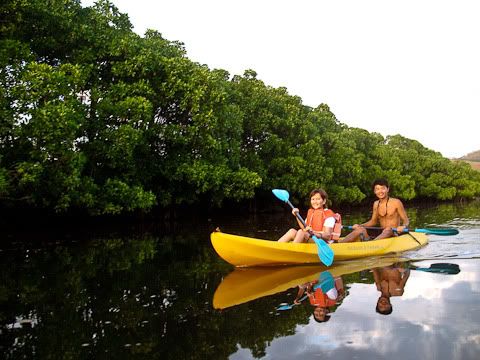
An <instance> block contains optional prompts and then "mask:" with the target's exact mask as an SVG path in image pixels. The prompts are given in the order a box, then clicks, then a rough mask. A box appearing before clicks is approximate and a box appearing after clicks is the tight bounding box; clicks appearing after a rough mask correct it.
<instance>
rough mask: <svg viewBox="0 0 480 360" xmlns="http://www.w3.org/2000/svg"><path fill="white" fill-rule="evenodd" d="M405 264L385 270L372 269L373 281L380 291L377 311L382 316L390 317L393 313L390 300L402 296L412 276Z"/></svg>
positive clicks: (387, 267) (394, 265)
mask: <svg viewBox="0 0 480 360" xmlns="http://www.w3.org/2000/svg"><path fill="white" fill-rule="evenodd" d="M406 266H408V265H405V264H404V263H396V264H393V265H390V266H386V267H383V268H376V269H372V272H373V279H374V280H375V284H376V286H377V290H378V291H380V297H379V298H378V301H377V307H376V311H377V312H378V313H379V314H382V315H389V314H391V313H392V311H393V307H392V303H391V302H390V298H391V297H392V296H402V295H403V292H404V289H405V283H406V282H407V280H408V277H409V276H410V269H409V268H408V267H406Z"/></svg>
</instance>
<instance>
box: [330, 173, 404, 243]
mask: <svg viewBox="0 0 480 360" xmlns="http://www.w3.org/2000/svg"><path fill="white" fill-rule="evenodd" d="M389 191H390V186H389V185H388V181H387V180H384V179H377V180H375V181H374V183H373V192H374V193H375V195H376V196H377V198H378V200H376V201H375V202H374V203H373V211H372V217H371V218H370V220H368V221H367V222H366V223H363V224H360V225H359V224H355V225H353V226H352V228H353V231H352V232H351V233H350V234H348V235H347V236H345V237H344V238H343V239H341V240H339V242H352V241H358V240H370V239H372V238H375V239H384V238H388V237H392V236H395V235H396V234H395V233H394V231H393V229H392V228H396V232H397V234H401V233H402V232H403V231H404V230H405V228H407V227H408V224H409V220H408V216H407V213H406V212H405V209H404V207H403V204H402V202H401V201H400V200H399V199H395V198H391V197H389V196H388V193H389ZM377 224H380V226H381V227H382V228H383V230H382V231H381V233H380V234H374V232H373V231H371V230H370V231H367V229H366V228H367V227H371V226H376V225H377ZM400 224H401V225H400Z"/></svg>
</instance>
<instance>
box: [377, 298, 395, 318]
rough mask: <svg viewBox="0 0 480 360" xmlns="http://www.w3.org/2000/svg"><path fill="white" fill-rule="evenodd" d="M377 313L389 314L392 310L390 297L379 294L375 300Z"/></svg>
mask: <svg viewBox="0 0 480 360" xmlns="http://www.w3.org/2000/svg"><path fill="white" fill-rule="evenodd" d="M375 310H377V312H378V313H379V314H382V315H390V314H391V313H392V311H393V307H392V304H391V303H390V299H389V298H388V297H386V296H380V297H379V298H378V301H377V307H376V309H375Z"/></svg>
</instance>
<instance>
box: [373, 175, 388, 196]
mask: <svg viewBox="0 0 480 360" xmlns="http://www.w3.org/2000/svg"><path fill="white" fill-rule="evenodd" d="M372 187H373V192H374V193H375V195H376V196H377V197H378V198H379V199H383V198H385V197H387V196H388V192H389V191H390V185H389V184H388V181H387V180H385V179H377V180H375V181H374V182H373V184H372Z"/></svg>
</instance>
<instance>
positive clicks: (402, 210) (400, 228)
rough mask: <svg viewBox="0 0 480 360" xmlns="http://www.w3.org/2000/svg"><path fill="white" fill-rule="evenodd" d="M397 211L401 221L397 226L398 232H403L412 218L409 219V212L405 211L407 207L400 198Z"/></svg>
mask: <svg viewBox="0 0 480 360" xmlns="http://www.w3.org/2000/svg"><path fill="white" fill-rule="evenodd" d="M397 211H398V215H399V216H400V221H401V225H400V224H399V225H400V226H398V227H397V232H398V233H402V232H403V230H404V229H405V228H407V227H408V225H410V220H409V219H408V215H407V212H406V211H405V208H404V207H403V204H402V202H401V201H400V200H398V199H397Z"/></svg>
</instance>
